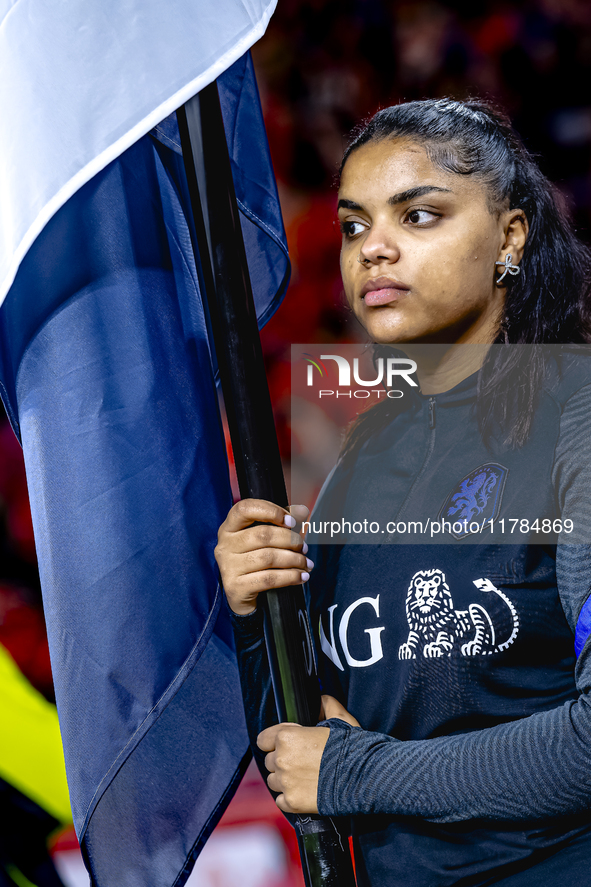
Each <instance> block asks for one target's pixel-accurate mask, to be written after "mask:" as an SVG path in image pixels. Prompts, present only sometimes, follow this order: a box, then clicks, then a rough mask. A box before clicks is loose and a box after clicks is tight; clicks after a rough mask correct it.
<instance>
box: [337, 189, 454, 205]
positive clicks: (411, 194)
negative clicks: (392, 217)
mask: <svg viewBox="0 0 591 887" xmlns="http://www.w3.org/2000/svg"><path fill="white" fill-rule="evenodd" d="M434 191H438V192H444V193H446V194H453V191H452V189H451V188H439V187H438V186H437V185H418V186H417V187H416V188H408V189H407V190H406V191H399V192H398V194H393V195H392V197H388V203H389V204H390V206H397V205H398V204H399V203H407V202H408V201H409V200H416V198H417V197H424V196H425V194H431V193H433V192H434ZM338 209H353V210H362V209H363V207H362V206H361V204H360V203H356V202H355V201H354V200H347V199H346V198H345V197H343V198H341V199H340V200H339V202H338V204H337V210H338Z"/></svg>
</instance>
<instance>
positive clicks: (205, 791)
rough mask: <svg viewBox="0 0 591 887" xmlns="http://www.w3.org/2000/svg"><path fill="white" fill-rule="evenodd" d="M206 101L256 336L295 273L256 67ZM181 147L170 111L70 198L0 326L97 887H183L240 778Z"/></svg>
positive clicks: (223, 488)
mask: <svg viewBox="0 0 591 887" xmlns="http://www.w3.org/2000/svg"><path fill="white" fill-rule="evenodd" d="M218 84H219V88H220V98H221V102H222V110H223V115H224V125H225V128H226V134H227V137H228V142H229V148H230V154H231V159H232V166H233V173H234V179H235V186H236V191H237V198H238V204H239V207H240V210H241V213H242V225H243V231H244V235H245V242H246V249H247V254H248V258H249V265H250V270H251V276H252V278H253V286H254V291H255V301H256V304H257V314H258V317H259V321H260V322H261V323H262V322H263V321H264V320H265V319H267V318H268V317H269V316H270V315H271V314H272V312H273V311H274V309H275V308H276V306H277V304H278V302H279V300H280V298H281V296H282V294H283V292H284V289H285V286H286V283H287V275H288V261H287V250H286V244H285V236H284V232H283V226H282V222H281V215H280V211H279V204H278V200H277V193H276V187H275V181H274V178H273V174H272V169H271V165H270V160H269V156H268V150H267V145H266V139H265V133H264V128H263V124H262V116H261V111H260V105H259V102H258V96H257V93H256V85H255V82H254V77H253V72H252V67H251V63H250V60H249V57H248V56H247V57H243V58H241V59H239V60H238V61H237V62H235V63H234V64H233V65H232V67H230V68H229V69H228V70H227V71H226V72H225V73H224V74H223V75H222V76H221V77H220V78H219V80H218ZM179 145H180V143H179V137H178V129H177V125H176V118H175V115H174V114H173V115H172V116H169V117H167V118H166V119H165V120H163V121H162V122H161V123H160V124H159V125H157V126H156V127H155V128H154V129H152V131H151V132H150V133H149V134H148V135H145V136H143V137H142V138H140V139H139V140H138V141H136V142H135V143H134V144H132V145H131V147H128V148H127V149H126V150H125V151H124V152H123V153H122V154H120V156H118V157H117V158H116V159H114V160H111V161H110V162H109V163H108V164H107V165H106V166H104V167H103V168H102V169H100V170H99V171H98V172H97V173H96V174H95V175H94V176H93V177H92V178H90V179H89V180H88V181H86V183H85V184H83V185H82V187H80V188H79V189H78V190H76V191H75V193H73V195H72V196H70V197H69V199H68V200H67V201H66V202H65V203H63V205H61V207H60V208H59V209H57V211H56V212H54V213H53V215H52V216H51V218H50V219H49V221H47V222H46V223H45V225H44V227H42V229H41V231H40V233H38V234H37V236H36V239H34V241H33V243H32V245H31V246H30V248H28V251H27V252H26V253H25V254H24V256H23V257H22V258H20V259H19V261H20V266H19V268H18V272H17V274H16V277H15V279H14V283H13V284H12V287H11V289H10V291H9V293H8V295H7V297H6V299H5V301H4V303H3V305H2V307H1V308H0V379H1V385H2V393H3V399H4V401H5V404H6V408H7V411H8V413H9V416H10V419H11V421H12V424H13V427H14V429H15V431H16V433H17V434H18V435H19V437H20V440H21V442H22V446H23V450H24V455H25V462H26V469H27V477H28V484H29V491H30V499H31V507H32V512H33V523H34V528H35V536H36V542H37V549H38V557H39V566H40V572H41V582H42V587H43V594H44V601H45V610H46V616H47V624H48V633H49V642H50V650H51V655H52V666H53V672H54V679H55V687H56V697H57V703H58V711H59V715H60V723H61V730H62V736H63V742H64V752H65V758H66V769H67V773H68V781H69V787H70V794H71V800H72V807H73V815H74V821H75V824H76V828H77V832H78V836H79V838H80V842H81V846H82V850H83V855H84V857H85V861H86V864H87V867H88V869H89V871H90V873H91V879H92V884H94V885H97V887H172V885H175V887H180V885H182V884H183V883H184V882H185V880H186V877H187V876H188V874H189V871H190V868H191V863H192V861H193V860H194V858H195V857H196V855H197V854H198V852H199V850H200V848H201V847H202V845H203V843H204V841H205V840H206V838H207V836H208V834H209V833H210V831H211V829H212V828H213V826H214V825H215V823H216V821H217V819H218V818H219V816H220V815H221V812H223V809H224V806H225V803H226V802H227V800H228V798H229V796H230V795H231V792H232V788H233V786H234V785H235V784H236V782H237V780H238V779H239V777H240V775H241V773H242V770H243V768H244V766H245V764H246V760H247V744H248V743H247V736H246V730H245V726H244V718H243V713H242V701H241V696H240V691H239V684H238V675H237V668H236V663H235V659H234V654H233V646H232V638H231V632H230V630H229V625H228V620H227V616H226V613H225V609H224V605H223V604H222V600H221V595H220V591H219V589H218V586H217V576H216V570H215V564H214V561H213V557H212V552H213V547H214V544H215V538H216V533H217V527H218V526H219V524H220V522H221V521H222V520H223V518H224V516H225V513H226V511H227V509H228V507H229V506H230V504H231V494H230V486H229V481H228V471H227V465H226V458H225V447H224V440H223V435H222V431H221V425H220V420H219V414H218V408H217V393H216V389H215V384H214V379H213V370H212V358H211V354H210V350H209V344H208V341H207V335H206V327H205V323H204V317H203V310H202V305H201V297H200V293H199V288H198V283H197V275H196V271H195V266H194V261H193V256H192V250H191V244H190V239H189V233H188V228H187V224H186V220H185V219H186V212H187V205H186V199H185V182H184V173H183V167H182V158H181V155H180V146H179ZM54 208H55V207H54Z"/></svg>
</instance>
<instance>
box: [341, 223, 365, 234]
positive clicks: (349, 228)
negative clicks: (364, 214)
mask: <svg viewBox="0 0 591 887" xmlns="http://www.w3.org/2000/svg"><path fill="white" fill-rule="evenodd" d="M364 227H365V226H364V225H362V224H361V222H341V231H342V232H343V234H344V235H345V237H356V235H357V234H361V232H362V231H363V230H364Z"/></svg>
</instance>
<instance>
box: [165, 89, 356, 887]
mask: <svg viewBox="0 0 591 887" xmlns="http://www.w3.org/2000/svg"><path fill="white" fill-rule="evenodd" d="M177 118H178V123H179V130H180V135H181V145H182V151H183V160H184V164H185V172H186V176H187V185H188V192H189V198H190V204H191V210H192V216H193V218H192V219H189V227H190V229H191V239H192V243H193V249H194V252H195V260H196V266H197V269H198V273H199V283H200V287H201V290H202V293H203V294H204V296H205V301H206V310H207V313H208V315H209V318H208V319H209V324H210V328H211V331H212V335H213V340H214V346H215V352H216V358H217V361H218V366H219V372H220V380H221V385H222V392H223V396H224V404H225V407H226V413H227V417H228V426H229V429H230V437H231V440H232V449H233V451H234V459H235V463H236V473H237V477H238V484H239V487H240V495H241V496H242V497H243V498H247V497H248V498H250V497H252V498H257V499H267V500H269V501H271V502H275V503H276V504H277V505H281V506H282V507H284V508H285V507H287V505H288V499H287V492H286V489H285V481H284V477H283V469H282V465H281V458H280V454H279V446H278V443H277V435H276V431H275V424H274V420H273V412H272V408H271V399H270V396H269V388H268V384H267V378H266V374H265V367H264V362H263V355H262V349H261V343H260V337H259V332H258V325H257V319H256V313H255V308H254V301H253V297H252V289H251V284H250V276H249V272H248V265H247V261H246V253H245V249H244V242H243V239H242V231H241V227H240V218H239V215H238V207H237V203H236V195H235V193H234V183H233V179H232V171H231V167H230V158H229V154H228V147H227V143H226V136H225V132H224V126H223V120H222V114H221V108H220V102H219V96H218V90H217V84H216V83H215V82H214V83H212V84H210V85H209V86H207V87H206V88H205V89H203V90H202V91H201V92H200V93H199V94H198V95H196V96H194V97H193V98H192V99H190V100H189V101H188V102H187V103H186V104H185V105H184V106H183V107H182V108H179V110H178V111H177ZM261 598H262V599H263V600H262V605H263V607H264V613H265V639H266V644H267V652H268V657H269V665H270V668H271V676H272V680H273V689H274V693H275V701H276V705H277V712H278V715H279V719H280V721H291V722H295V723H299V724H302V725H303V726H313V725H314V724H316V722H317V718H318V713H319V710H320V689H319V684H318V678H317V675H316V669H315V659H314V654H313V647H312V640H311V633H310V627H309V623H308V617H307V611H306V604H305V599H304V593H303V590H302V588H301V587H300V586H293V587H292V588H289V589H281V590H279V591H269V592H266V594H264V595H261V596H260V599H261ZM296 831H297V832H298V841H299V846H300V854H301V856H302V867H303V871H304V878H305V880H306V885H307V887H355V876H354V873H353V866H352V861H351V854H350V852H349V846H348V841H347V839H346V838H342V837H341V835H340V834H339V832H338V831H337V829H336V827H335V825H334V823H333V821H332V820H331V819H329V818H323V817H320V816H299V817H297V824H296Z"/></svg>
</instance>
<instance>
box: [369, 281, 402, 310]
mask: <svg viewBox="0 0 591 887" xmlns="http://www.w3.org/2000/svg"><path fill="white" fill-rule="evenodd" d="M407 292H408V290H407V289H396V288H395V287H392V286H389V287H384V288H383V289H379V290H370V291H369V292H368V293H366V294H365V295H364V296H363V301H364V302H365V304H366V305H367V306H368V307H369V308H376V307H377V306H379V305H389V304H390V302H397V301H398V299H400V297H401V296H404V295H406V293H407Z"/></svg>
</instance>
